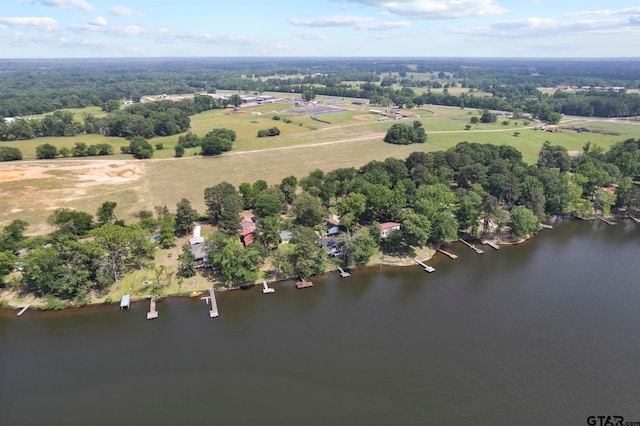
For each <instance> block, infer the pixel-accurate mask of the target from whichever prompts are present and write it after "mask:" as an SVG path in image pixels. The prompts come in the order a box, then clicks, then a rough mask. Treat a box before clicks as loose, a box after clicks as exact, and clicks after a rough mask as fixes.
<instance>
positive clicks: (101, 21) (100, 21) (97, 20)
mask: <svg viewBox="0 0 640 426" xmlns="http://www.w3.org/2000/svg"><path fill="white" fill-rule="evenodd" d="M89 23H90V24H91V25H96V26H98V27H106V26H107V25H108V22H107V20H106V19H104V18H103V17H102V16H98V17H96V18H94V19H92V20H91V21H89Z"/></svg>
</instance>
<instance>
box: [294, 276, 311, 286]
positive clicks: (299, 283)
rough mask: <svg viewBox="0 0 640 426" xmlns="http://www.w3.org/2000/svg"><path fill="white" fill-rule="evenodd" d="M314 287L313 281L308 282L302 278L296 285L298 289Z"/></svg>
mask: <svg viewBox="0 0 640 426" xmlns="http://www.w3.org/2000/svg"><path fill="white" fill-rule="evenodd" d="M309 287H313V283H312V282H311V281H307V280H305V279H304V278H301V279H300V281H298V282H297V283H296V288H309Z"/></svg>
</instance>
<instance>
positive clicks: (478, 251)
mask: <svg viewBox="0 0 640 426" xmlns="http://www.w3.org/2000/svg"><path fill="white" fill-rule="evenodd" d="M458 240H460V242H461V243H463V244H464V245H465V246H467V247H469V248H470V249H471V250H473V251H475V252H476V253H478V254H482V253H484V250H482V249H479V248H478V247H476V246H474V245H473V244H471V243H470V242H467V241H465V240H463V239H462V238H458Z"/></svg>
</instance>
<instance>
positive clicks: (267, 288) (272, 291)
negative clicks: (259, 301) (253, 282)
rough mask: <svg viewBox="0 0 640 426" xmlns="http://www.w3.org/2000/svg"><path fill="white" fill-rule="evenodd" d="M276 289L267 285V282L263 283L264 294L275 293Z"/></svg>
mask: <svg viewBox="0 0 640 426" xmlns="http://www.w3.org/2000/svg"><path fill="white" fill-rule="evenodd" d="M275 292H276V289H275V288H271V287H269V286H268V285H267V282H266V281H262V293H263V294H269V293H275Z"/></svg>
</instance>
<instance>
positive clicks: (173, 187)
mask: <svg viewBox="0 0 640 426" xmlns="http://www.w3.org/2000/svg"><path fill="white" fill-rule="evenodd" d="M269 107H270V108H271V109H269V108H266V109H265V110H264V111H261V112H262V113H263V114H262V115H260V116H254V115H250V114H228V113H227V111H222V110H215V111H208V112H205V113H203V114H199V115H197V116H194V117H192V131H193V132H195V133H197V134H199V135H204V134H205V133H206V132H208V131H209V130H211V129H213V128H219V127H226V128H231V129H233V130H235V131H236V133H237V134H238V139H237V141H236V142H235V143H234V147H233V150H232V151H231V152H228V153H225V154H223V155H221V156H217V157H208V158H203V157H198V156H195V154H196V153H197V152H198V151H199V149H198V148H191V149H188V150H187V152H186V156H185V157H183V158H180V159H176V158H174V151H173V146H174V145H175V144H176V142H177V139H178V135H174V136H171V137H166V138H153V139H151V140H150V142H151V143H152V144H156V143H158V142H162V143H164V145H165V148H164V149H163V150H161V151H155V152H154V158H153V159H151V160H133V159H132V158H131V156H129V155H122V154H118V155H114V156H108V157H84V158H78V159H66V160H53V161H34V162H11V163H0V193H1V194H2V197H3V203H0V226H5V225H6V224H8V223H9V222H10V221H11V220H14V219H24V220H27V221H28V222H30V223H31V224H32V226H31V227H30V228H29V230H28V232H29V233H30V234H34V233H43V232H47V231H48V230H49V228H48V226H47V225H46V219H47V217H48V216H49V215H50V214H51V211H52V210H53V209H55V208H60V207H65V208H73V209H78V210H82V211H87V212H89V213H95V211H96V210H97V208H98V206H99V205H100V204H101V203H102V202H104V201H106V200H110V201H115V202H117V203H118V207H117V209H116V214H117V215H118V217H120V218H123V219H125V220H126V221H128V222H129V221H133V220H134V214H135V213H137V212H139V211H140V210H152V209H153V208H154V206H163V205H166V206H168V207H169V208H170V209H171V210H174V209H175V204H176V203H177V202H178V201H179V200H180V199H181V198H183V197H185V198H188V199H189V200H190V201H191V203H192V205H193V206H194V207H195V208H196V209H198V210H199V211H201V212H202V211H204V200H203V192H204V189H205V188H207V187H210V186H213V185H215V184H217V183H220V182H221V181H228V182H230V183H232V184H233V185H239V184H240V183H242V182H255V181H256V180H258V179H264V180H266V181H267V182H268V183H269V184H273V183H278V182H279V181H280V180H281V179H282V178H283V177H286V176H288V175H294V176H296V177H298V178H301V177H303V176H306V175H307V174H308V173H309V172H311V171H313V170H314V169H317V168H318V169H322V170H325V171H329V170H333V169H336V168H339V167H360V166H362V165H364V164H365V163H367V162H369V161H371V160H384V159H385V158H388V157H395V158H400V159H404V158H406V157H407V156H408V155H409V154H410V153H411V152H413V151H434V150H443V149H447V148H450V147H453V146H455V145H456V144H457V143H459V142H461V141H468V142H478V143H492V144H495V145H502V144H508V145H513V146H515V147H516V148H518V149H519V150H520V151H521V152H522V153H523V157H524V160H525V161H526V162H528V163H530V164H532V163H535V161H536V160H537V156H538V152H539V149H540V147H541V146H542V144H543V143H544V142H545V141H549V142H551V143H552V144H557V145H562V146H565V147H566V148H567V149H568V150H570V151H580V150H581V149H582V147H583V146H584V144H585V143H586V142H591V143H592V144H595V145H600V146H602V147H603V148H605V149H606V148H608V147H609V146H610V145H611V144H612V143H615V142H617V141H622V140H625V139H627V138H631V137H632V138H638V137H639V135H640V127H639V126H637V125H633V124H623V123H613V122H608V121H594V120H586V119H585V120H582V119H573V118H571V119H570V120H571V121H569V119H567V120H568V123H567V125H570V126H578V125H584V126H588V127H590V128H593V129H598V130H603V131H607V132H611V133H616V134H615V135H606V134H598V133H577V132H575V131H572V130H562V131H560V132H557V133H550V132H546V131H543V130H534V129H533V128H525V125H524V121H523V120H507V122H508V125H507V126H504V125H502V121H503V120H502V119H499V120H498V122H496V123H492V124H478V125H472V127H471V129H470V130H465V129H464V128H465V125H466V124H467V123H469V119H470V117H471V116H472V115H474V114H475V115H477V114H478V111H477V110H471V109H460V108H447V107H441V106H438V107H435V106H425V107H424V109H423V110H416V111H415V113H417V114H418V115H419V116H420V117H419V118H410V119H405V120H402V121H400V122H403V123H406V124H411V122H412V121H413V120H414V119H418V120H420V121H421V122H422V123H423V125H424V127H425V129H426V131H427V135H428V139H427V143H425V144H414V145H407V146H398V145H390V144H386V143H384V142H383V141H382V139H383V137H384V134H385V132H386V131H387V129H388V128H389V127H390V126H392V125H393V124H395V123H397V122H398V121H396V120H392V119H389V120H386V121H380V122H379V121H377V118H378V116H372V119H371V120H370V121H358V120H354V119H353V118H352V116H353V115H355V114H367V112H363V111H347V112H337V113H331V114H323V115H321V116H320V117H322V118H323V119H326V120H327V121H331V122H332V124H323V123H319V122H315V121H313V120H311V119H310V118H309V117H308V116H302V115H297V114H289V113H286V112H284V111H285V110H286V109H289V107H290V105H286V106H285V108H282V105H280V106H278V105H273V106H269ZM367 111H368V108H367ZM274 114H278V115H280V116H281V117H282V118H289V119H291V120H292V123H290V124H287V123H284V122H283V121H282V120H280V121H275V120H273V119H272V118H271V117H272V116H273V115H274ZM534 124H536V123H533V122H530V123H529V126H530V127H533V125H534ZM273 126H275V127H278V128H279V129H280V130H281V135H280V136H277V137H269V138H258V137H257V136H256V134H257V131H258V130H260V129H263V128H269V127H273ZM514 132H519V135H518V136H515V135H514ZM77 141H82V142H85V143H87V144H95V143H110V144H112V145H113V146H114V150H115V151H116V152H119V147H120V146H121V145H124V144H128V141H126V140H124V139H121V138H106V137H103V136H99V135H86V136H82V137H71V138H39V139H35V140H31V141H19V142H11V143H7V142H3V144H5V143H6V144H7V145H10V146H17V147H19V148H20V149H21V150H22V152H23V155H24V156H25V159H32V158H34V155H35V147H36V146H37V145H39V144H41V143H52V144H54V145H56V146H58V147H62V146H67V147H72V146H73V144H74V143H75V142H77ZM36 172H37V173H36ZM12 174H14V175H15V174H17V175H19V176H21V177H19V178H15V176H14V178H13V179H9V178H8V177H7V176H10V175H12Z"/></svg>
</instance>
